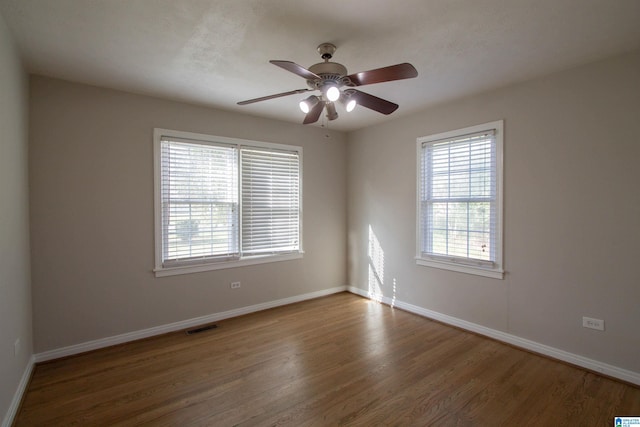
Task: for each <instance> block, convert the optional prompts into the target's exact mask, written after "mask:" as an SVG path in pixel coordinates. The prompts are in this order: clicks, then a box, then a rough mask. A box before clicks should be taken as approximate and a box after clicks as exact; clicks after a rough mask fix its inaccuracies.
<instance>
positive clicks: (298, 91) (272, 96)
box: [238, 89, 311, 105]
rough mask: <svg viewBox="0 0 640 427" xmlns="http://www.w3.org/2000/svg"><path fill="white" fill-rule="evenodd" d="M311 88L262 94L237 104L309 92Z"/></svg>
mask: <svg viewBox="0 0 640 427" xmlns="http://www.w3.org/2000/svg"><path fill="white" fill-rule="evenodd" d="M309 91H311V89H296V90H290V91H289V92H282V93H276V94H275V95H268V96H262V97H260V98H253V99H247V100H246V101H240V102H238V105H247V104H253V103H254V102H260V101H266V100H268V99H274V98H280V97H282V96H289V95H295V94H297V93H304V92H309Z"/></svg>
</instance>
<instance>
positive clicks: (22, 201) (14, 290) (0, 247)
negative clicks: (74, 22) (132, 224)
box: [0, 16, 32, 421]
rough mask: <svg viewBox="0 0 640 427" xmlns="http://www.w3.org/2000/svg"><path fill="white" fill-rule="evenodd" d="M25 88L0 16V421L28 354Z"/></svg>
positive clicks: (28, 306) (27, 188)
mask: <svg viewBox="0 0 640 427" xmlns="http://www.w3.org/2000/svg"><path fill="white" fill-rule="evenodd" d="M27 89H28V88H27V77H26V74H25V72H24V71H23V69H22V64H21V62H20V58H19V56H18V52H17V49H16V48H15V47H14V46H13V44H12V40H11V34H10V33H9V30H8V28H7V27H6V25H5V22H4V20H3V18H2V16H0V421H2V418H3V417H5V414H6V413H7V411H8V409H9V407H10V405H11V401H12V399H13V397H14V394H15V392H16V390H17V388H18V384H19V382H20V379H21V377H22V375H23V373H24V372H25V370H26V368H27V366H28V364H29V360H30V358H31V353H32V345H31V342H32V339H31V334H32V333H31V289H30V273H29V268H30V266H29V206H28V201H29V196H28V190H29V184H28V174H27V151H28V150H27V148H28V144H27ZM18 339H19V340H20V344H19V346H18V347H19V348H18V354H17V355H14V344H15V342H16V340H18Z"/></svg>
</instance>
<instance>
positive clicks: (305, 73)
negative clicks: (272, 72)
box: [269, 60, 321, 80]
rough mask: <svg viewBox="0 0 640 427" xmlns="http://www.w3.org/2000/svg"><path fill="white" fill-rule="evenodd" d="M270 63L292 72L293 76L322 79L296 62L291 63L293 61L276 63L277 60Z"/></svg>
mask: <svg viewBox="0 0 640 427" xmlns="http://www.w3.org/2000/svg"><path fill="white" fill-rule="evenodd" d="M269 62H270V63H272V64H273V65H277V66H278V67H280V68H284V69H285V70H287V71H290V72H292V73H293V74H297V75H299V76H300V77H302V78H303V79H307V80H319V79H320V78H321V77H320V76H319V75H317V74H315V73H312V72H311V71H309V70H307V69H306V68H304V67H303V66H302V65H298V64H296V63H295V62H291V61H275V60H271V61H269Z"/></svg>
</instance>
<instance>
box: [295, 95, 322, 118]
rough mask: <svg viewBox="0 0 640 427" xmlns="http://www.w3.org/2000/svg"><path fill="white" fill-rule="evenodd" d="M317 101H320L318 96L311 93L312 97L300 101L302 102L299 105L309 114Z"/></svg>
mask: <svg viewBox="0 0 640 427" xmlns="http://www.w3.org/2000/svg"><path fill="white" fill-rule="evenodd" d="M317 103H318V97H317V96H314V95H311V96H310V97H308V98H305V99H303V100H302V101H300V104H298V105H299V106H300V109H301V110H302V112H303V113H305V114H307V113H308V112H309V111H311V108H312V107H314V106H315V105H316V104H317Z"/></svg>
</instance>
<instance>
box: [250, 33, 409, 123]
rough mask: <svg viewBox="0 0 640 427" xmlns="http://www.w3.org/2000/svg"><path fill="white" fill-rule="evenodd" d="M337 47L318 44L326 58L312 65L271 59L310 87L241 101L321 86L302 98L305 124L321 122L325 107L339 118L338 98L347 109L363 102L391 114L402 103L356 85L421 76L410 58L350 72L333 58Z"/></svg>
mask: <svg viewBox="0 0 640 427" xmlns="http://www.w3.org/2000/svg"><path fill="white" fill-rule="evenodd" d="M335 51H336V47H335V45H333V44H331V43H322V44H321V45H320V46H318V53H319V54H320V57H321V58H322V59H323V60H324V62H319V63H317V64H314V65H312V66H310V67H309V68H308V69H307V68H304V67H302V66H300V65H298V64H296V63H294V62H291V61H280V60H271V61H269V62H270V63H272V64H273V65H276V66H278V67H280V68H283V69H285V70H287V71H289V72H291V73H293V74H296V75H298V76H300V77H302V78H304V79H306V80H307V85H308V86H309V89H296V90H292V91H289V92H283V93H278V94H275V95H268V96H263V97H260V98H254V99H248V100H246V101H241V102H238V105H247V104H253V103H255V102H260V101H267V100H269V99H274V98H280V97H283V96H289V95H294V94H300V93H304V92H309V91H315V90H319V91H320V93H321V96H317V95H311V96H309V97H307V98H305V99H303V100H302V101H300V104H299V105H300V109H301V110H302V112H303V113H305V114H306V116H305V118H304V121H303V124H309V123H315V122H317V121H318V119H319V118H320V115H321V114H322V111H323V110H324V109H326V111H327V115H326V117H327V119H328V120H335V119H337V118H338V112H337V111H336V106H335V102H336V101H338V102H340V103H341V104H342V105H343V106H344V107H345V110H346V111H347V112H351V111H353V110H354V108H355V107H356V105H362V106H363V107H365V108H368V109H370V110H373V111H377V112H379V113H382V114H391V113H393V112H394V111H395V110H397V109H398V104H395V103H393V102H390V101H387V100H385V99H382V98H378V97H377V96H374V95H370V94H368V93H365V92H362V91H359V90H357V89H354V87H357V86H364V85H368V84H374V83H383V82H390V81H394V80H403V79H409V78H413V77H417V76H418V71H417V70H416V69H415V67H414V66H413V65H411V64H409V63H406V62H405V63H402V64H396V65H391V66H389V67H383V68H377V69H375V70H369V71H362V72H359V73H354V74H347V73H348V71H347V68H346V67H345V66H344V65H342V64H338V63H337V62H331V61H329V60H330V59H331V58H332V57H333V54H334V53H335Z"/></svg>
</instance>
